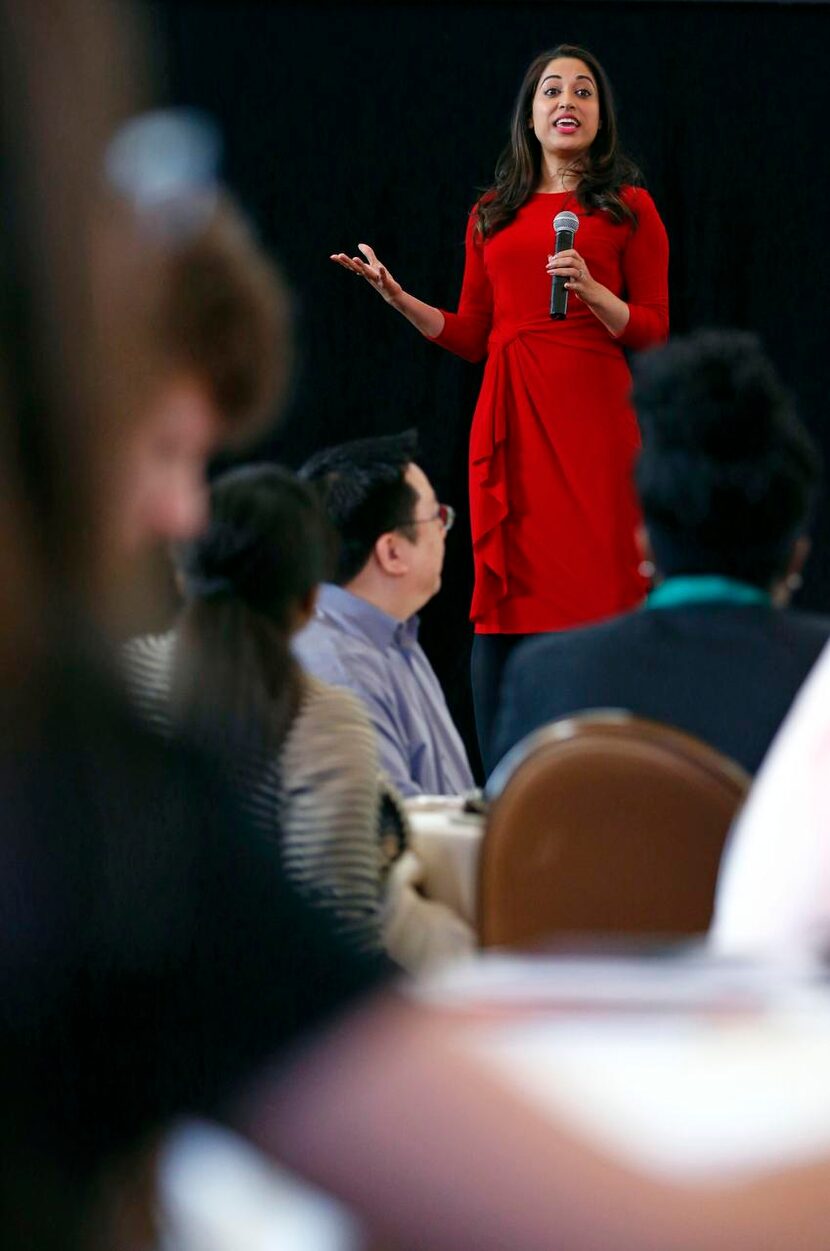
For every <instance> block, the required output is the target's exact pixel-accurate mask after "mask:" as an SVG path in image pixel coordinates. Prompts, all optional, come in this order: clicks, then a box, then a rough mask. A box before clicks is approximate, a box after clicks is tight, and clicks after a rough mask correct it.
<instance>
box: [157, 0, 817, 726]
mask: <svg viewBox="0 0 830 1251" xmlns="http://www.w3.org/2000/svg"><path fill="white" fill-rule="evenodd" d="M147 12H148V13H149V14H150V16H151V20H152V23H153V25H154V27H155V33H156V35H157V39H158V49H159V63H160V65H161V66H162V79H163V87H162V90H163V93H166V97H167V99H168V100H169V101H170V102H173V103H186V104H192V105H197V106H199V107H202V108H204V109H207V110H208V111H209V112H210V113H212V114H213V116H214V117H215V118H216V119H217V120H218V121H219V123H220V125H221V127H222V129H223V131H224V134H225V138H226V142H227V153H226V160H225V166H224V172H225V175H226V177H227V180H228V181H229V183H230V184H231V186H232V187H233V188H234V189H235V190H236V191H237V193H238V194H239V196H240V197H241V199H242V200H243V202H244V204H245V205H246V207H247V208H248V209H249V211H250V212H251V213H252V215H253V217H254V219H255V221H256V222H257V224H258V226H259V229H260V231H261V233H262V235H263V237H264V239H265V240H266V242H267V243H268V244H269V246H271V247H272V248H273V250H274V251H275V253H276V254H277V255H278V257H279V258H280V260H281V261H282V264H283V267H284V269H285V271H286V273H287V275H288V277H289V280H290V283H291V286H292V289H293V292H294V298H295V304H296V312H297V321H298V332H299V363H298V369H297V372H296V377H295V382H294V388H293V393H292V395H291V397H290V400H289V403H288V406H287V409H286V411H285V413H284V417H283V422H282V425H281V426H280V427H279V428H278V429H277V430H276V431H275V433H274V435H273V436H272V437H271V438H270V439H269V440H267V442H266V443H265V444H264V445H263V447H262V448H261V449H259V454H261V455H271V456H276V457H278V458H279V459H281V460H283V461H285V462H286V463H288V464H290V465H298V464H299V463H300V462H301V461H302V460H303V459H304V458H305V457H306V456H307V455H308V454H309V453H310V452H311V451H313V450H314V449H316V448H317V447H319V446H321V445H323V444H326V443H331V442H335V441H339V440H341V439H344V438H350V437H357V436H359V435H365V434H371V433H375V432H385V431H393V430H401V429H404V428H406V427H407V426H410V425H415V426H417V427H418V430H419V432H420V440H421V448H422V457H421V459H422V462H423V464H424V466H425V468H426V469H427V471H428V472H429V473H430V475H431V476H432V477H433V480H434V481H435V484H436V488H437V490H438V494H439V497H440V498H441V499H445V500H447V501H448V502H452V503H453V504H455V505H456V506H457V507H458V508H459V513H460V521H459V524H458V526H457V529H456V531H455V532H454V533H453V535H452V537H451V540H450V542H449V544H448V555H447V565H446V572H445V579H444V590H443V591H442V593H441V595H440V596H439V597H438V599H437V600H435V601H433V603H432V605H431V606H430V607H429V608H428V609H427V610H426V611H425V613H424V633H423V638H424V642H425V646H426V647H427V650H428V651H429V653H430V655H431V656H432V659H433V662H434V664H435V666H436V669H437V671H438V673H439V676H440V677H441V679H442V681H443V682H444V685H445V688H446V689H447V692H448V697H449V700H450V703H451V706H452V707H453V710H454V712H455V714H456V716H457V719H458V721H459V723H460V724H461V726H462V729H463V730H464V731H465V733H466V734H467V735H468V736H471V720H470V705H469V694H468V682H467V665H468V654H469V640H470V632H469V626H468V624H467V604H468V600H469V594H470V587H471V560H470V554H469V530H468V526H467V519H466V468H465V462H466V441H467V431H468V428H469V419H470V415H471V413H472V408H473V405H474V401H475V395H476V390H477V386H478V381H479V376H480V374H479V370H478V369H477V368H475V367H473V366H470V365H467V364H465V363H464V362H462V361H459V360H457V359H455V358H453V357H450V356H449V355H448V354H447V353H445V352H443V351H442V350H441V349H439V348H435V347H433V346H431V345H430V344H428V343H426V342H425V341H423V340H422V339H421V338H420V337H419V336H418V334H417V333H416V332H415V331H414V330H413V329H412V328H411V327H410V326H409V325H408V324H407V323H406V322H405V321H404V320H403V319H402V318H400V317H399V316H398V315H397V314H395V313H393V312H392V311H391V310H390V309H388V308H387V307H386V305H384V304H383V303H382V301H381V300H380V299H379V298H378V297H377V296H375V295H374V293H373V292H372V291H370V290H369V288H368V287H367V286H366V284H365V283H363V282H362V281H361V280H360V279H358V278H356V277H353V276H352V275H349V274H347V273H345V272H344V271H342V270H340V269H338V268H336V267H335V266H334V265H332V264H331V262H330V261H329V260H328V259H327V258H328V254H329V253H330V252H332V251H338V250H341V249H343V250H354V249H355V247H356V244H357V243H358V241H368V242H370V243H372V244H373V245H374V247H375V249H376V251H377V253H378V255H379V256H380V257H381V258H382V259H383V260H384V262H385V263H387V265H388V266H389V268H390V270H391V271H392V272H393V273H394V274H395V276H396V277H397V278H398V279H399V280H400V281H402V282H403V284H404V286H405V287H406V288H407V289H408V290H411V291H412V292H413V293H415V294H417V295H419V296H421V297H422V298H424V299H426V300H428V301H429V302H431V303H436V304H438V305H443V306H449V307H454V301H455V299H456V297H457V292H458V288H459V285H460V278H461V272H462V266H463V236H464V225H465V215H466V212H467V210H468V208H469V206H470V205H471V203H472V201H473V200H474V198H475V195H476V189H477V188H481V187H483V186H485V185H486V184H487V183H488V181H489V180H490V177H491V174H492V169H493V165H494V161H495V158H496V155H497V153H498V152H499V150H500V149H501V147H502V146H503V143H504V141H505V139H506V132H507V121H508V117H509V113H510V108H511V105H512V101H513V97H514V94H515V91H516V89H517V87H518V84H519V81H520V79H521V76H522V73H523V71H524V68H525V66H526V64H527V63H528V61H529V60H530V58H531V57H532V56H533V55H535V53H536V52H538V51H540V50H541V49H543V48H545V47H549V46H553V45H554V44H556V43H558V42H565V41H567V42H574V43H581V44H584V45H586V46H587V47H589V48H591V49H592V50H593V51H594V52H595V53H596V54H597V55H598V56H599V58H600V60H601V61H602V62H603V63H604V65H605V66H606V68H607V70H608V72H609V74H610V77H611V80H612V82H613V83H614V86H615V92H616V97H617V104H618V108H619V115H620V123H621V132H622V136H623V140H624V143H625V146H626V147H627V149H628V150H629V151H630V152H631V154H632V155H633V156H634V157H635V159H636V160H637V161H638V162H639V163H640V164H641V166H642V168H643V170H644V172H645V175H646V181H647V184H648V186H649V188H650V190H651V191H652V194H653V195H654V198H655V200H656V202H657V205H658V207H659V209H660V211H661V213H662V215H663V218H664V220H665V222H666V225H667V228H668V232H669V236H670V240H671V245H672V260H671V274H670V278H671V304H672V328H673V330H674V331H675V332H678V331H683V330H687V329H689V328H692V327H696V326H701V325H736V326H741V327H747V328H751V329H753V330H755V331H757V333H758V334H759V335H760V336H761V337H762V339H763V341H764V343H765V345H766V346H767V348H768V349H769V351H770V353H771V354H772V356H773V358H774V359H775V360H776V362H777V364H778V366H779V367H780V369H781V371H782V373H783V375H784V377H785V379H786V380H787V382H788V383H789V385H790V386H791V387H792V388H793V389H794V391H795V392H796V394H797V396H798V399H799V407H800V411H801V413H802V415H803V416H804V418H805V420H806V421H807V422H808V424H809V425H810V427H811V429H812V430H813V432H814V433H815V434H816V435H817V437H818V439H819V440H820V442H821V444H822V446H823V449H824V452H825V457H826V459H827V461H828V462H830V447H828V444H830V420H828V414H827V412H826V408H827V396H828V389H829V388H828V384H830V341H828V337H827V320H828V319H827V317H826V315H825V303H826V301H827V300H828V297H829V296H830V260H829V259H828V257H829V256H830V249H828V245H827V242H826V239H825V236H826V233H827V228H826V226H825V217H826V213H827V204H828V190H830V187H828V183H829V182H830V174H829V173H828V171H829V170H830V160H828V154H827V151H826V145H827V139H828V136H827V118H828V115H829V114H830V108H829V107H828V106H830V76H828V71H827V54H828V50H830V8H827V7H825V6H824V5H820V4H750V3H742V4H741V3H739V4H730V3H721V4H715V3H708V4H707V3H703V4H698V3H689V2H679V3H639V4H635V3H613V2H607V3H594V4H577V3H571V4H541V3H537V4H534V3H516V2H511V3H478V4H469V3H468V4H428V5H423V4H398V5H394V6H393V5H388V6H387V5H380V4H341V5H330V4H314V3H312V4H309V3H306V4H302V5H299V4H297V5H295V4H276V3H274V4H266V3H257V4H253V3H239V2H238V0H234V2H232V3H231V2H229V3H206V2H205V0H202V2H201V3H195V2H191V3H179V4H163V5H162V4H152V5H149V6H148V9H147ZM165 84H166V85H165ZM801 603H802V605H803V606H805V607H810V608H820V609H823V610H825V609H826V610H830V511H828V510H826V509H825V508H824V507H822V509H821V511H820V513H819V516H818V517H817V521H816V529H815V545H814V552H813V556H812V558H811V561H810V564H809V566H808V570H807V575H806V578H805V586H804V590H803V592H802V594H801Z"/></svg>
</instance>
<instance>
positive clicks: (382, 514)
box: [295, 431, 474, 795]
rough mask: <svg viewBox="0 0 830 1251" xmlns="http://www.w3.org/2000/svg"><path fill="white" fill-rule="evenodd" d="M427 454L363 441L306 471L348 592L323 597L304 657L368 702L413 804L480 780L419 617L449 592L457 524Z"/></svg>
mask: <svg viewBox="0 0 830 1251" xmlns="http://www.w3.org/2000/svg"><path fill="white" fill-rule="evenodd" d="M415 443H416V440H415V435H414V432H411V431H408V432H407V433H405V434H402V435H391V436H386V437H382V438H375V439H357V440H354V441H352V442H350V443H343V444H340V445H339V446H337V447H332V448H327V449H325V450H324V451H322V452H319V453H317V454H316V455H315V456H313V457H312V458H311V459H310V460H309V461H308V462H307V464H306V465H305V466H304V468H303V469H302V470H301V471H300V473H301V476H303V477H305V478H307V479H308V480H309V481H312V482H315V483H317V484H318V488H319V490H320V492H321V495H322V498H323V500H324V503H325V506H326V511H327V513H328V516H329V520H330V521H331V523H332V526H333V528H334V530H335V531H336V533H337V536H338V538H339V544H340V546H339V552H338V559H337V565H336V571H335V583H336V584H331V583H326V584H324V585H323V587H322V588H321V591H320V596H319V600H318V604H317V610H316V613H315V616H314V619H313V621H312V622H311V624H310V625H308V626H307V627H306V629H305V630H303V631H302V633H301V634H300V635H299V636H298V638H297V641H296V643H295V651H296V654H297V656H298V658H299V660H300V661H301V663H302V664H303V665H304V666H305V667H306V668H307V669H308V670H309V672H311V673H313V674H316V676H317V677H319V678H321V679H322V680H323V681H325V682H331V683H333V684H334V685H336V686H346V687H348V688H349V689H350V690H352V691H354V692H355V693H356V694H357V695H359V696H360V698H361V699H362V700H363V701H364V703H365V704H366V706H367V708H368V710H369V715H370V717H371V718H372V721H373V723H374V725H375V729H376V730H377V734H378V740H379V745H380V756H381V764H382V765H383V768H384V769H385V770H386V772H387V774H388V775H389V777H390V778H391V780H392V782H393V783H394V784H395V786H396V787H397V788H398V790H399V791H400V792H401V794H403V795H419V794H428V795H450V794H459V793H461V792H463V791H467V790H470V789H471V787H472V786H473V785H474V782H473V776H472V772H471V769H470V764H469V761H468V759H467V753H466V751H465V750H464V745H463V743H462V742H461V738H460V735H459V733H458V731H457V729H456V728H455V725H454V724H453V721H452V718H451V716H450V713H449V709H448V708H447V704H446V701H445V699H444V694H443V692H442V690H441V687H440V684H439V682H438V679H437V678H436V676H435V673H434V671H433V669H432V666H431V665H430V663H429V661H428V660H427V657H426V655H425V653H424V651H423V649H422V647H421V646H420V644H419V643H418V617H417V615H416V614H417V613H418V611H419V610H420V609H421V608H423V606H424V604H426V603H427V602H428V601H429V600H431V599H432V597H433V595H435V594H436V592H437V591H438V590H439V588H440V586H441V570H442V568H443V564H444V545H445V542H446V536H447V532H448V531H449V530H450V529H451V527H452V524H453V521H454V520H455V512H454V510H453V509H452V508H451V507H450V506H449V505H448V504H441V503H439V502H438V500H437V499H436V496H435V491H434V490H433V488H432V486H431V485H430V482H429V479H428V478H427V476H426V474H425V473H424V471H423V470H422V469H421V468H420V467H419V466H418V465H417V464H415V463H414V460H413V457H414V455H415Z"/></svg>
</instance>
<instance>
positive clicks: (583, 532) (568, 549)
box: [332, 45, 668, 764]
mask: <svg viewBox="0 0 830 1251" xmlns="http://www.w3.org/2000/svg"><path fill="white" fill-rule="evenodd" d="M639 181H640V178H639V174H638V171H637V169H636V168H635V167H634V166H633V165H632V163H631V162H630V161H629V160H628V159H627V158H626V157H625V156H623V155H622V153H621V152H620V150H619V147H618V140H617V124H616V119H615V115H614V107H613V101H612V96H611V89H610V85H609V82H608V79H607V77H606V75H605V72H604V70H603V69H602V66H601V65H600V64H599V62H598V61H597V60H596V58H595V57H594V56H592V55H591V54H590V53H589V52H586V51H585V50H584V49H582V48H576V47H572V46H570V45H561V46H560V47H558V48H555V49H554V50H553V51H550V52H544V53H542V54H541V55H540V56H538V57H536V58H535V60H534V61H533V62H532V64H531V65H530V66H529V68H528V70H527V73H526V74H525V78H524V81H523V83H522V87H521V90H520V92H519V95H518V97H517V100H516V105H515V108H514V110H513V118H512V123H511V132H510V142H509V144H508V146H507V148H506V149H505V151H504V153H503V155H502V157H501V159H500V161H499V163H498V165H497V168H496V176H495V182H494V184H493V186H492V187H491V188H490V189H489V190H488V191H487V192H485V194H484V195H483V196H482V197H481V199H480V200H479V201H478V203H477V204H476V206H475V208H474V209H473V211H472V213H471V214H470V218H469V221H468V225H467V241H466V267H465V271H464V282H463V286H462V290H461V299H460V301H459V305H458V311H457V312H455V313H451V312H447V311H445V310H443V309H438V308H435V307H433V306H432V305H429V304H425V303H424V302H423V301H421V300H418V299H416V298H415V297H414V296H412V295H410V294H409V293H408V292H406V291H404V290H403V288H402V287H401V285H400V283H398V282H396V281H395V279H394V278H393V277H392V275H391V274H390V273H389V271H388V270H387V269H386V267H385V266H384V265H383V264H381V262H380V261H379V260H378V258H377V257H376V256H375V253H374V252H373V250H372V249H371V248H370V247H369V246H368V245H367V244H360V245H359V246H360V251H361V252H362V253H363V257H357V256H356V257H349V256H347V255H345V254H344V253H338V254H337V255H335V256H333V257H332V260H334V261H337V262H338V263H339V264H340V265H343V266H344V268H346V269H349V270H351V271H352V272H353V273H356V274H359V275H361V276H362V277H363V278H365V279H366V280H367V281H368V282H369V283H370V284H371V285H372V286H373V287H374V288H375V290H376V291H378V292H379V293H380V295H382V296H383V298H384V299H385V300H386V301H387V302H388V303H389V304H391V305H392V306H393V308H396V309H397V310H398V311H399V312H401V313H402V314H403V315H404V316H405V317H406V318H407V319H408V320H409V321H411V322H412V324H413V325H414V326H415V327H416V328H417V329H418V330H420V332H421V333H422V334H423V335H425V336H426V337H427V338H429V339H432V340H433V341H434V342H436V343H438V344H440V345H441V346H442V347H446V348H448V349H449V350H450V351H452V352H456V353H458V354H459V355H460V356H463V357H465V358H466V359H467V360H471V361H477V360H481V359H482V358H483V357H484V356H486V357H487V364H486V367H485V371H484V379H483V382H482V387H481V392H480V394H479V398H478V403H477V405H476V410H475V415H474V417H473V425H472V432H471V438H470V513H471V521H472V534H473V556H474V563H475V591H474V594H473V602H472V609H471V617H472V620H473V622H474V625H475V631H476V637H475V641H474V645H473V664H472V669H473V694H474V697H475V704H476V723H477V727H478V734H479V742H480V744H481V747H482V753H483V756H484V758H485V764H488V763H490V762H489V761H488V759H487V756H488V751H487V749H488V742H489V737H490V729H491V725H492V720H493V718H494V716H495V710H496V701H497V697H498V685H499V680H500V677H501V670H502V668H503V665H504V662H505V660H506V658H507V655H508V654H509V651H510V650H511V649H512V647H513V646H514V645H515V644H516V643H517V642H519V641H521V639H523V638H525V637H526V636H527V635H531V634H538V633H540V632H543V631H548V630H562V629H568V628H569V627H571V626H577V625H582V624H584V623H586V622H591V621H598V620H601V619H602V618H604V617H609V616H612V615H614V614H615V613H619V612H622V611H624V610H625V609H627V608H631V607H632V605H634V604H635V603H637V601H638V600H639V599H641V598H642V596H643V593H644V589H645V588H644V583H643V579H642V577H641V576H640V574H639V572H638V563H639V556H638V552H637V547H636V542H635V531H636V527H637V523H638V518H639V514H638V510H637V505H636V501H635V498H634V493H633V487H632V481H631V468H632V462H633V459H634V456H635V454H636V451H637V448H638V446H639V433H638V429H637V421H636V418H635V415H634V412H633V410H632V408H631V406H630V403H629V387H630V376H629V371H628V366H627V363H626V360H625V356H624V354H623V348H633V349H640V348H644V347H648V346H650V345H651V344H654V343H658V342H660V341H662V340H663V339H664V338H665V337H666V335H667V333H668V240H667V237H666V232H665V229H664V227H663V224H662V222H661V220H660V218H659V216H658V214H657V210H656V208H655V207H654V202H653V201H652V199H651V197H650V195H649V194H648V192H647V191H646V190H645V189H644V188H643V187H641V186H639V185H637V184H638V183H639ZM563 210H567V211H569V212H571V213H574V214H575V215H576V216H577V218H578V219H579V227H578V231H577V234H576V238H575V240H574V244H575V246H574V247H572V248H569V249H566V250H564V251H562V252H559V253H558V254H557V255H553V256H552V255H550V253H551V252H552V251H553V245H554V234H553V224H552V223H553V218H554V217H555V216H556V215H557V214H558V213H560V212H562V211H563ZM553 275H560V276H562V277H563V278H565V280H566V283H565V285H566V288H567V289H568V292H569V307H568V314H567V318H565V319H564V320H553V319H552V318H551V317H550V312H549V307H550V290H551V277H552V276H553Z"/></svg>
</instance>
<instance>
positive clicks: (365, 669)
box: [293, 620, 389, 694]
mask: <svg viewBox="0 0 830 1251" xmlns="http://www.w3.org/2000/svg"><path fill="white" fill-rule="evenodd" d="M293 650H294V654H295V656H296V657H297V659H298V660H299V662H300V664H301V665H302V666H303V668H304V669H305V670H306V672H307V673H309V674H312V675H313V676H314V677H316V678H318V679H320V680H321V681H323V682H325V683H328V684H331V685H334V686H337V687H344V686H345V687H349V688H351V689H352V690H354V691H357V693H358V694H362V687H363V686H365V685H366V684H369V685H370V687H371V689H372V691H373V692H374V691H375V688H376V687H377V688H378V694H380V693H381V691H382V688H383V686H384V684H386V683H387V682H388V670H389V664H388V661H387V659H386V657H385V655H384V653H383V651H382V649H381V648H379V647H371V646H367V644H366V642H365V641H364V640H362V639H358V638H354V637H353V636H352V635H350V634H349V633H347V632H346V631H345V630H340V629H338V628H337V627H336V626H334V625H331V624H330V623H328V622H323V621H320V620H315V621H312V622H311V623H310V624H309V625H308V626H306V628H305V629H304V630H302V631H301V632H300V633H299V634H298V635H297V637H296V639H295V640H294V643H293Z"/></svg>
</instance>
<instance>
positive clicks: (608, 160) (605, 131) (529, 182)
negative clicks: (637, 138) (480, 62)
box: [476, 43, 642, 238]
mask: <svg viewBox="0 0 830 1251" xmlns="http://www.w3.org/2000/svg"><path fill="white" fill-rule="evenodd" d="M558 57H572V58H573V59H574V60H577V61H583V62H584V63H585V64H586V65H587V66H588V69H589V70H590V71H591V74H592V75H593V78H594V81H595V83H596V85H597V92H598V94H599V116H600V122H601V125H600V128H599V130H598V131H597V136H596V138H595V139H594V142H593V143H592V144H591V147H590V148H589V150H588V152H587V154H586V155H585V156H584V157H582V158H581V160H580V165H579V166H578V169H579V174H580V180H579V186H578V187H577V188H576V190H575V191H574V196H575V198H576V200H577V202H578V204H579V205H580V207H581V208H583V209H585V210H586V211H588V212H590V211H591V210H594V209H605V210H606V212H607V213H609V214H610V216H611V217H612V219H613V220H614V221H615V222H625V221H629V222H631V224H632V225H636V222H637V218H636V214H635V213H634V211H633V210H632V209H631V208H630V206H629V205H628V204H626V202H625V200H624V199H623V198H622V195H621V191H622V188H623V187H624V186H626V185H628V186H637V185H638V184H640V183H642V175H641V173H640V171H639V170H638V168H637V166H636V165H635V164H634V162H633V161H631V160H629V158H628V157H627V156H625V155H624V154H623V153H622V152H621V151H620V147H619V138H618V134H617V117H616V114H615V112H614V97H613V94H612V91H611V84H610V82H609V81H608V75H607V74H606V73H605V70H604V69H603V68H602V66H601V65H600V63H599V61H598V60H597V59H596V57H595V56H593V54H592V53H590V52H588V51H586V49H585V48H578V47H576V46H575V45H573V44H569V43H562V44H559V46H558V47H557V48H553V49H551V50H550V51H548V52H540V53H539V55H538V56H537V57H535V58H534V59H533V61H532V62H531V63H530V65H529V66H528V68H527V72H526V74H525V76H524V79H523V80H522V85H521V87H520V89H519V94H518V96H517V97H516V103H515V106H514V108H513V116H512V119H511V122H510V142H509V143H508V144H507V147H506V148H505V149H504V151H503V152H502V154H501V156H500V157H499V159H498V162H497V164H496V174H495V181H494V183H493V185H492V186H491V187H489V188H488V189H487V190H486V191H485V192H484V194H483V195H482V196H481V198H480V200H479V202H478V206H477V210H476V211H477V216H478V223H477V225H478V230H479V232H480V234H481V235H482V236H483V237H484V238H488V237H489V236H491V235H494V234H495V233H496V232H497V231H499V230H502V229H503V228H504V227H505V226H507V225H509V223H510V222H511V221H512V220H513V218H514V217H515V216H516V214H517V213H518V211H519V209H520V208H521V207H522V205H523V204H526V203H527V201H528V200H529V199H530V197H531V196H532V195H533V193H534V192H535V191H536V189H537V187H538V185H539V178H540V175H541V169H542V149H541V145H540V144H539V140H538V139H537V138H536V136H535V134H534V133H533V130H532V128H531V127H530V125H529V122H530V120H531V117H532V113H533V97H534V95H535V94H536V88H537V87H538V85H539V79H540V77H541V75H542V71H543V70H544V68H545V66H546V65H548V64H549V63H550V62H551V61H555V60H556V59H557V58H558ZM575 168H576V167H575Z"/></svg>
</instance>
